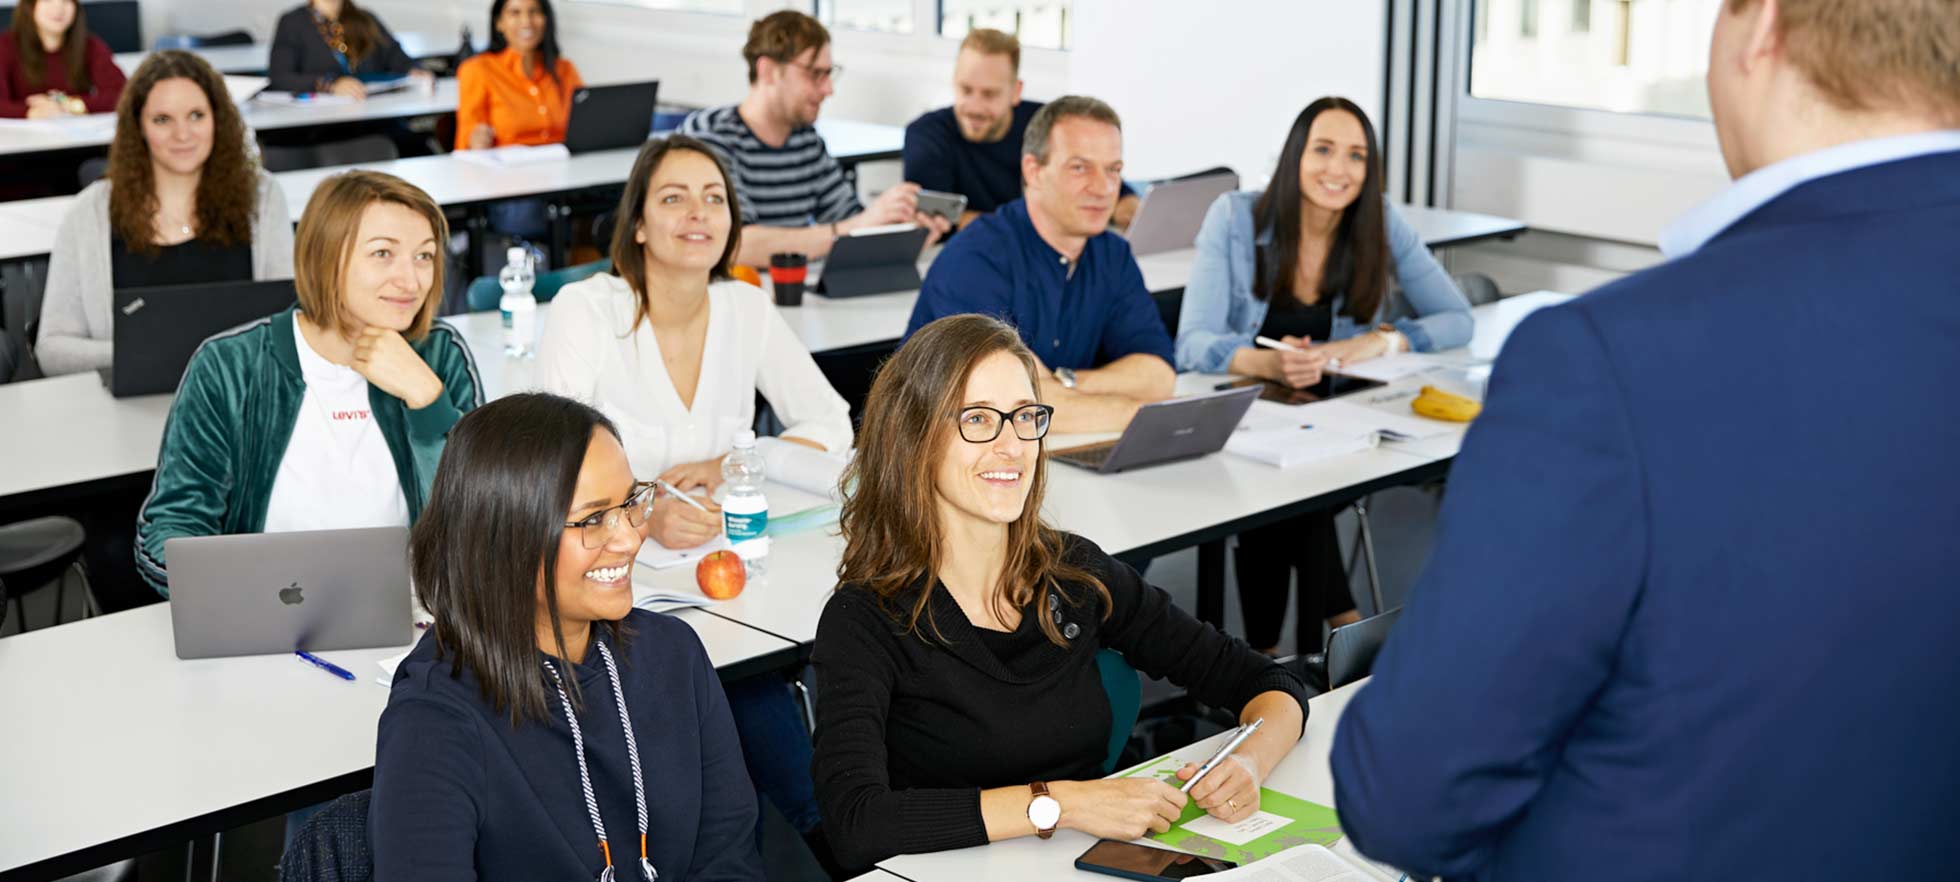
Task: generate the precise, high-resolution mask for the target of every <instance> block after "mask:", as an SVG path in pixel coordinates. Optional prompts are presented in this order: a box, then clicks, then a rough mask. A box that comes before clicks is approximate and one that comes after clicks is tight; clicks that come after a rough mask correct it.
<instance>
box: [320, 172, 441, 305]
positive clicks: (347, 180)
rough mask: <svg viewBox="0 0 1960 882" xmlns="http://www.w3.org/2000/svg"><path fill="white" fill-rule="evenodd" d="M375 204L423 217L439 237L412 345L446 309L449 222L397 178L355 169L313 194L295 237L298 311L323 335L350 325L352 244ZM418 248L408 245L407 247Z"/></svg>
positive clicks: (428, 200) (433, 203)
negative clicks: (346, 291) (347, 290)
mask: <svg viewBox="0 0 1960 882" xmlns="http://www.w3.org/2000/svg"><path fill="white" fill-rule="evenodd" d="M376 202H392V203H394V204H396V205H400V206H402V207H403V208H407V209H408V210H410V211H413V212H415V213H416V214H419V215H421V216H422V217H423V218H424V219H425V220H427V221H428V222H429V229H430V231H432V232H433V233H434V234H435V240H436V244H435V248H436V265H435V276H434V277H433V278H432V279H431V280H430V282H429V290H428V291H425V292H423V294H422V309H421V311H419V312H417V313H416V314H415V324H413V325H410V326H409V328H408V331H407V332H405V333H404V334H402V336H404V337H407V338H408V339H410V340H420V339H422V338H423V337H425V336H428V333H429V326H430V325H432V324H434V323H435V320H436V311H437V310H438V309H441V308H442V265H443V263H445V261H444V260H443V258H444V256H445V255H446V251H445V249H446V248H447V247H448V243H449V221H448V219H447V218H444V217H443V215H442V206H440V205H437V204H436V201H435V200H434V199H433V198H430V196H429V194H427V193H424V192H422V189H421V188H420V187H417V186H415V185H414V184H411V183H409V182H407V181H404V180H402V179H401V178H398V177H395V176H394V175H388V174H382V173H381V172H377V171H367V170H365V169H355V170H353V171H348V172H341V173H340V174H337V175H333V176H331V177H329V178H327V179H326V180H323V181H321V182H320V185H319V186H317V187H315V188H313V196H312V198H310V199H308V200H306V211H305V212H303V213H301V214H300V216H299V230H298V232H296V233H295V234H294V235H293V287H294V288H295V289H297V290H298V293H299V308H300V310H301V311H303V312H305V313H306V317H307V318H309V319H312V320H313V323H314V324H316V325H319V326H320V328H321V329H322V330H327V331H336V330H339V329H340V327H341V325H342V324H343V323H344V322H345V321H346V319H345V317H344V316H343V315H342V313H343V312H344V310H345V309H346V306H347V304H346V298H345V297H343V296H342V294H341V289H342V288H343V287H344V281H343V280H344V279H345V277H346V271H347V259H348V257H350V256H351V255H352V254H353V253H354V239H355V237H357V236H359V235H360V232H361V215H363V214H365V213H367V208H368V206H370V205H373V204H374V203H376ZM413 244H414V243H411V242H405V243H403V247H410V246H412V245H413Z"/></svg>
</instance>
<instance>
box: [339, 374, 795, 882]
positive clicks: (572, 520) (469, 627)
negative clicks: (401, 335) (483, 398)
mask: <svg viewBox="0 0 1960 882" xmlns="http://www.w3.org/2000/svg"><path fill="white" fill-rule="evenodd" d="M652 505H653V485H651V484H643V483H640V482H638V481H635V480H633V469H632V467H631V466H629V465H628V464H627V461H626V451H625V450H624V449H623V448H621V447H620V444H619V433H618V431H617V430H615V429H614V428H613V426H612V424H611V423H610V422H608V421H607V420H606V418H605V417H604V416H601V415H600V414H599V412H598V411H596V410H593V409H592V408H591V407H588V406H586V405H584V404H580V403H578V402H576V401H573V400H571V399H569V398H560V397H558V396H555V395H547V394H542V393H527V394H521V395H512V396H509V397H506V398H501V399H498V400H496V401H494V402H491V403H490V404H487V405H485V406H483V407H480V408H477V409H476V410H474V411H472V412H471V413H470V415H469V416H466V417H464V418H463V419H462V420H461V421H459V422H458V423H456V427H455V428H454V429H452V430H451V431H450V436H449V444H448V447H447V448H446V449H445V450H444V452H443V457H442V465H441V466H440V467H438V468H437V470H436V480H435V488H434V489H433V490H432V491H431V492H430V495H429V505H428V508H427V510H426V512H425V513H424V516H423V518H422V520H421V521H420V522H418V523H417V524H416V529H415V533H414V537H413V539H411V541H410V549H409V558H410V560H412V561H413V562H414V577H415V586H416V589H417V590H418V591H419V592H420V593H421V598H422V602H423V604H424V605H425V606H427V607H428V609H429V612H430V614H431V615H433V616H434V617H435V624H434V625H432V626H431V627H430V628H429V632H428V634H427V635H425V636H424V637H423V638H422V641H421V642H420V643H418V644H416V646H415V649H414V650H412V651H411V652H410V653H409V654H408V658H407V659H405V660H404V661H403V662H402V664H401V666H400V667H399V668H397V669H396V671H395V679H394V687H393V689H391V690H390V691H389V693H388V709H387V710H385V711H383V712H382V714H381V724H380V731H379V733H378V743H377V747H376V750H375V760H374V802H373V807H372V809H371V814H370V816H369V837H370V840H371V842H372V844H373V849H374V878H376V879H381V880H389V879H401V880H418V882H431V880H459V882H460V880H465V879H467V880H472V882H495V880H512V882H516V880H523V882H530V880H539V879H553V880H559V879H603V880H608V882H655V880H656V879H658V880H659V882H683V880H694V882H760V880H761V879H762V863H761V860H760V858H759V857H758V856H757V854H756V849H755V817H756V805H755V791H754V790H753V789H751V788H750V786H749V776H748V773H747V772H746V771H744V770H743V767H742V748H741V743H740V742H739V740H737V738H736V735H735V723H734V721H733V720H732V719H731V718H730V717H729V713H728V700H727V698H726V697H724V696H723V694H722V691H721V680H720V679H719V678H718V677H717V676H716V675H715V668H714V664H713V663H711V662H710V661H709V660H708V653H707V651H706V650H705V649H703V648H702V646H701V640H700V638H698V637H696V636H695V633H694V629H693V628H691V627H689V626H688V625H687V624H686V623H685V622H682V621H680V620H678V619H675V618H673V617H670V616H665V615H660V614H658V613H652V612H648V611H646V610H640V609H635V608H634V607H633V557H634V555H635V554H636V553H637V552H638V551H639V549H640V543H641V542H643V541H645V539H646V532H645V529H646V524H647V513H648V511H649V510H650V509H651V508H652Z"/></svg>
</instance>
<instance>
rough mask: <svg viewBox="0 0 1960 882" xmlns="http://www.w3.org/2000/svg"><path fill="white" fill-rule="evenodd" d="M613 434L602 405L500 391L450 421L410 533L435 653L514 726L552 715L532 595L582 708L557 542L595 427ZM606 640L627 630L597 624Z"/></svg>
mask: <svg viewBox="0 0 1960 882" xmlns="http://www.w3.org/2000/svg"><path fill="white" fill-rule="evenodd" d="M601 429H604V430H605V431H607V432H610V433H612V435H613V437H615V438H617V437H619V431H618V430H617V429H615V428H614V427H613V424H612V422H611V421H610V420H608V419H606V417H605V415H604V414H601V413H599V411H597V410H595V409H593V408H592V407H590V406H588V405H586V404H583V403H580V402H577V401H573V400H572V399H569V398H563V397H560V396H557V395H549V394H545V393H542V392H528V393H523V394H518V395H510V396H506V397H504V398H499V399H497V400H496V401H492V402H490V403H489V404H486V405H484V406H482V407H479V408H477V409H475V410H473V411H470V412H469V414H468V415H466V416H464V417H463V418H462V419H461V420H458V421H457V422H456V425H455V427H453V428H451V429H450V430H449V443H448V445H447V446H446V447H445V448H444V449H443V452H442V463H441V464H440V465H438V466H437V467H436V477H435V483H434V486H433V487H432V488H431V490H430V491H429V504H428V506H427V507H426V508H424V509H423V511H422V517H421V519H420V520H419V521H417V522H416V524H415V530H414V532H413V533H412V534H411V535H410V538H409V560H410V567H411V572H412V573H413V574H414V577H415V588H416V590H417V591H418V592H419V593H420V595H421V598H422V603H423V605H424V606H426V607H428V610H429V612H430V614H432V615H433V616H434V617H435V623H434V624H433V625H432V626H431V627H430V631H429V634H430V637H431V638H432V639H434V640H435V641H436V653H437V658H443V659H448V660H449V661H450V663H451V665H452V666H453V668H454V671H453V674H454V675H458V676H460V674H461V673H462V672H463V671H468V672H469V673H470V674H471V675H472V676H474V677H476V680H477V683H478V685H479V689H480V691H481V692H482V695H483V698H484V700H485V701H486V702H488V703H489V704H490V706H491V707H492V708H494V709H495V710H496V711H497V712H498V713H507V714H509V716H510V721H511V725H512V726H516V725H517V724H518V723H519V722H521V721H524V720H537V721H542V720H544V719H547V718H548V717H549V715H550V705H549V704H548V702H549V693H548V692H546V685H545V674H544V671H543V670H542V668H541V666H540V665H539V664H538V632H537V622H538V601H539V595H540V594H542V595H543V601H544V606H545V609H546V610H547V612H548V613H549V618H550V620H551V632H552V635H553V637H554V638H555V639H556V640H557V642H558V646H557V656H558V660H557V662H556V664H558V665H559V668H560V670H559V674H560V676H561V677H562V678H563V680H564V682H565V688H566V689H567V690H569V693H570V695H571V697H572V699H573V701H574V703H575V705H577V706H580V707H582V706H583V705H582V703H580V699H579V692H578V677H577V676H575V675H573V674H572V672H571V671H570V670H568V669H567V667H568V663H567V662H565V661H564V656H565V644H564V638H563V634H562V626H561V623H560V621H559V618H558V587H557V585H555V584H554V575H555V574H556V573H557V572H558V542H559V539H560V537H562V536H563V535H564V532H565V517H566V514H565V513H566V512H567V511H568V510H569V509H570V508H571V506H572V496H573V495H574V494H575V493H576V492H577V491H578V475H579V470H580V469H581V468H582V467H583V466H584V464H585V451H586V448H587V447H588V446H590V444H591V443H592V433H593V432H595V431H598V430H601ZM599 624H600V627H603V628H606V629H608V630H609V631H611V633H612V637H613V640H614V641H615V642H619V641H623V640H624V639H625V638H626V637H627V636H628V635H627V634H626V633H625V631H624V628H623V627H622V626H621V625H620V623H618V622H601V623H599Z"/></svg>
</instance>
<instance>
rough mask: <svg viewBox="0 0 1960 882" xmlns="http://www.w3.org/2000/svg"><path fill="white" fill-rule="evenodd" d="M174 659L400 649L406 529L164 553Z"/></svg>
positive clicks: (179, 544)
mask: <svg viewBox="0 0 1960 882" xmlns="http://www.w3.org/2000/svg"><path fill="white" fill-rule="evenodd" d="M163 557H164V561H165V562H166V563H167V564H168V565H169V567H170V621H171V630H172V631H174V632H175V636H176V638H177V657H178V658H218V657H224V656H233V655H259V654H263V653H273V652H293V651H295V650H301V649H304V650H309V651H311V650H326V649H368V648H372V647H378V646H406V645H408V644H409V643H411V642H414V639H415V628H414V625H413V624H412V620H411V619H410V617H409V615H410V614H409V597H408V595H409V590H408V528H407V527H377V528H373V529H365V530H319V531H309V532H300V533H251V534H243V535H236V536H198V537H182V538H177V539H170V540H167V541H165V542H164V543H163Z"/></svg>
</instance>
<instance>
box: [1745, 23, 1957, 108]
mask: <svg viewBox="0 0 1960 882" xmlns="http://www.w3.org/2000/svg"><path fill="white" fill-rule="evenodd" d="M1757 2H1759V0H1729V2H1728V9H1729V11H1730V12H1741V11H1743V10H1745V9H1748V8H1749V7H1751V6H1754V5H1756V3H1757ZM1776 15H1777V21H1776V30H1777V37H1778V38H1779V39H1781V40H1782V41H1783V45H1784V47H1785V52H1786V53H1787V55H1788V56H1789V59H1790V63H1791V64H1793V65H1795V66H1796V67H1797V69H1798V70H1800V71H1803V73H1804V75H1805V76H1806V77H1808V78H1809V79H1810V81H1811V83H1812V84H1814V85H1815V86H1816V87H1817V88H1818V90H1819V91H1821V92H1823V93H1824V97H1825V98H1826V99H1828V100H1829V101H1830V102H1831V103H1832V104H1835V105H1837V106H1838V107H1841V108H1844V109H1847V110H1873V109H1878V108H1884V109H1909V110H1913V111H1922V112H1929V113H1932V114H1934V115H1936V116H1937V117H1938V118H1939V119H1940V120H1941V121H1942V122H1944V123H1946V124H1948V125H1960V9H1956V8H1955V7H1954V4H1953V2H1952V0H1781V2H1779V3H1777V4H1776Z"/></svg>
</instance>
